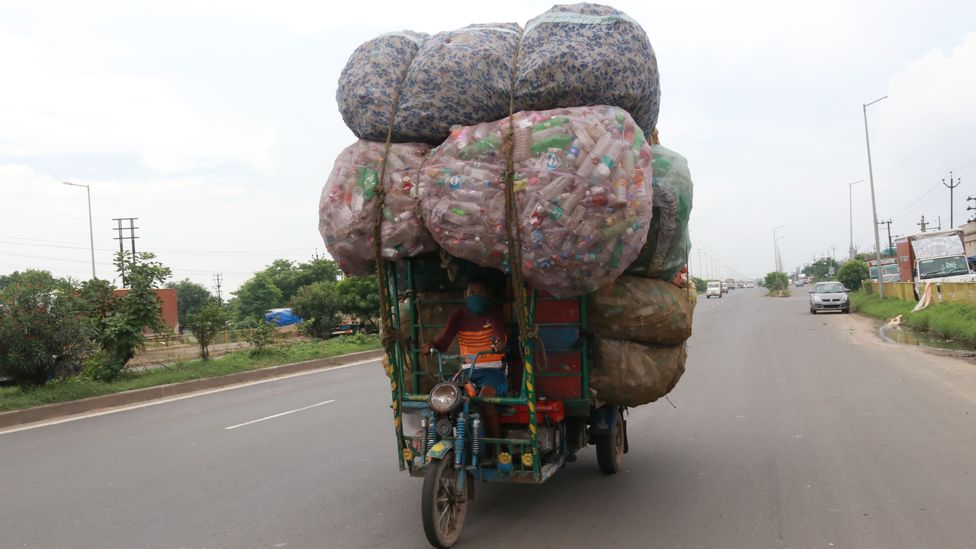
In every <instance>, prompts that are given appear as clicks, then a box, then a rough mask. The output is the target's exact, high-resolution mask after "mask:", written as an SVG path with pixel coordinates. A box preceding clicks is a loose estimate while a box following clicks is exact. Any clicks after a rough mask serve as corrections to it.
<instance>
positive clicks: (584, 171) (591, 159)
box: [576, 133, 613, 179]
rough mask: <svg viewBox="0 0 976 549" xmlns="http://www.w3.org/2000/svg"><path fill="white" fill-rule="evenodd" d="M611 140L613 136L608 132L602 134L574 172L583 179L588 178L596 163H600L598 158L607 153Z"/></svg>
mask: <svg viewBox="0 0 976 549" xmlns="http://www.w3.org/2000/svg"><path fill="white" fill-rule="evenodd" d="M612 141H613V137H612V136H611V135H610V134H609V133H605V134H603V136H601V137H600V140H599V141H597V143H596V146H595V147H593V150H591V151H590V154H589V155H587V157H586V160H584V161H583V163H582V164H581V165H580V169H579V171H578V172H576V173H577V175H579V176H580V177H581V178H583V179H589V177H590V175H591V174H593V170H594V168H596V165H597V164H599V163H600V159H602V158H603V155H605V154H606V153H607V150H608V149H609V148H610V144H611V142H612Z"/></svg>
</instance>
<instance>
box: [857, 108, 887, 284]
mask: <svg viewBox="0 0 976 549" xmlns="http://www.w3.org/2000/svg"><path fill="white" fill-rule="evenodd" d="M887 98H888V96H887V95H886V96H884V97H882V98H880V99H875V100H874V101H872V102H870V103H862V104H861V110H862V111H863V113H864V142H865V144H867V149H868V179H870V180H871V213H872V214H873V216H874V256H875V258H876V259H877V261H878V296H879V297H881V299H884V296H885V292H884V284H883V282H882V278H881V235H880V234H879V231H878V205H877V202H876V201H875V198H874V168H873V167H872V165H871V138H870V137H868V107H870V106H871V105H874V104H875V103H877V102H878V101H881V100H883V99H887Z"/></svg>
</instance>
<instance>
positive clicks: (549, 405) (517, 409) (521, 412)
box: [498, 400, 566, 425]
mask: <svg viewBox="0 0 976 549" xmlns="http://www.w3.org/2000/svg"><path fill="white" fill-rule="evenodd" d="M535 411H536V419H537V420H538V422H539V423H540V424H543V423H546V422H547V421H548V422H550V423H559V422H560V421H562V420H563V419H565V418H566V407H565V406H563V403H562V402H559V401H558V400H555V401H551V402H539V404H538V405H537V406H536V409H535ZM498 421H499V423H503V424H505V425H512V424H525V423H528V422H529V407H528V406H521V405H519V406H512V407H511V409H510V410H506V411H503V412H502V413H501V414H499V416H498Z"/></svg>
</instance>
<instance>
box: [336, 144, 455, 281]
mask: <svg viewBox="0 0 976 549" xmlns="http://www.w3.org/2000/svg"><path fill="white" fill-rule="evenodd" d="M384 149H385V144H384V143H374V142H370V141H357V142H356V143H354V144H352V145H350V146H349V147H346V149H345V150H343V151H342V152H341V153H339V157H338V158H337V159H336V162H335V166H334V167H333V168H332V173H331V174H330V175H329V179H328V180H327V181H326V183H325V187H324V188H323V189H322V197H321V199H320V201H319V232H320V233H321V234H322V238H323V239H324V240H325V246H326V248H327V249H328V250H329V253H330V254H331V255H332V258H333V259H335V260H336V261H337V262H338V263H339V267H340V268H341V269H342V270H343V272H345V273H346V274H347V275H365V274H369V273H370V272H372V267H373V259H374V255H373V254H374V250H373V242H374V238H373V237H374V234H375V233H374V230H375V222H376V186H377V185H378V184H379V179H380V174H381V172H382V169H383V151H384ZM428 150H429V147H427V146H426V145H421V144H416V143H399V144H393V145H391V147H390V152H389V155H388V156H387V160H386V162H387V169H386V181H384V182H383V184H384V188H385V190H386V198H385V200H384V206H383V228H382V230H383V232H382V235H383V251H382V257H383V258H384V259H386V260H389V261H394V260H397V259H400V258H403V257H412V256H415V255H418V254H421V253H424V252H429V251H432V250H435V249H436V248H437V245H436V244H435V243H434V241H433V240H432V239H431V237H430V234H429V233H428V232H427V230H426V229H425V228H424V224H423V221H422V220H421V219H420V216H419V208H418V203H417V200H418V185H417V181H416V179H417V172H418V170H419V169H420V165H421V163H422V162H423V159H424V156H425V155H426V154H427V151H428Z"/></svg>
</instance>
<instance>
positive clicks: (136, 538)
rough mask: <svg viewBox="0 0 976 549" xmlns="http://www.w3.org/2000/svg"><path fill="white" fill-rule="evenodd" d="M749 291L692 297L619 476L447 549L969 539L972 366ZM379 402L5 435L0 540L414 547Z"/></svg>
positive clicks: (246, 395)
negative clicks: (682, 365)
mask: <svg viewBox="0 0 976 549" xmlns="http://www.w3.org/2000/svg"><path fill="white" fill-rule="evenodd" d="M760 292H761V290H758V289H756V290H739V291H736V292H734V293H732V294H730V295H729V296H727V297H725V298H722V299H720V300H719V299H711V300H702V301H701V302H700V304H699V307H698V311H697V316H696V319H695V334H694V336H693V337H692V339H691V341H690V343H689V360H688V368H687V373H686V374H685V377H684V378H683V379H682V380H681V382H680V383H679V384H678V387H677V388H676V390H675V391H674V392H673V393H672V395H671V401H672V402H673V403H674V405H675V406H676V408H673V407H672V406H671V405H670V404H668V403H667V402H663V401H662V402H659V403H656V404H653V405H650V406H645V407H641V408H638V409H635V410H633V411H632V414H631V416H630V420H629V427H630V436H631V452H630V453H629V454H628V455H627V456H626V457H625V467H626V469H625V471H623V472H621V473H620V474H617V475H615V476H609V477H607V476H603V475H602V474H600V473H599V471H598V469H597V466H596V460H595V456H594V454H593V452H592V450H589V449H587V450H584V451H583V453H582V455H581V459H580V460H579V461H578V462H576V463H574V464H571V465H569V466H567V467H566V468H565V469H564V470H562V471H560V472H559V473H558V474H557V475H556V476H555V477H554V478H553V479H552V480H550V481H549V482H548V483H547V484H545V485H543V486H507V485H479V487H478V493H477V499H476V500H475V501H474V502H473V504H472V506H471V507H469V511H468V519H467V523H466V526H465V531H464V534H463V537H462V542H461V546H462V547H499V546H501V547H506V546H513V547H515V546H518V547H533V548H536V547H538V548H541V547H583V546H589V547H666V548H695V547H705V548H713V547H714V548H739V547H742V548H765V547H774V548H775V547H811V548H820V547H824V548H829V547H854V548H871V547H879V548H880V547H883V548H899V547H906V548H908V547H939V548H954V547H976V363H974V362H973V361H972V359H959V358H946V357H943V356H937V355H935V354H932V353H928V352H924V351H921V350H918V349H916V348H912V347H906V346H902V345H897V344H891V343H885V342H882V341H880V340H879V339H878V338H877V337H876V335H875V334H874V332H873V331H872V327H871V323H870V322H868V321H866V320H864V319H860V318H858V317H857V316H856V315H839V314H827V315H818V316H812V315H810V314H809V313H808V312H807V307H806V303H805V298H806V294H805V293H803V294H801V295H799V296H796V297H793V298H788V299H774V298H766V297H762V296H761V293H760ZM330 401H331V402H330ZM388 404H389V387H388V384H387V382H386V378H385V377H384V375H383V373H382V370H381V368H380V367H379V365H378V364H376V363H371V364H365V365H361V366H355V367H350V368H344V369H338V370H332V371H325V372H320V373H313V374H309V375H304V376H300V377H293V378H289V379H284V380H277V381H273V382H268V383H261V384H257V385H252V386H248V387H243V388H238V389H234V390H228V391H222V392H217V393H214V394H208V395H203V396H197V397H194V398H186V399H183V400H177V401H173V402H168V403H164V404H158V405H154V406H148V407H142V408H138V409H133V410H127V411H122V412H118V413H113V414H108V415H101V416H98V417H91V418H87V419H82V420H78V421H72V422H68V423H61V424H57V425H50V426H45V427H40V428H36V429H29V430H22V431H18V432H13V433H7V434H0V547H4V548H7V547H11V548H12V547H39V548H50V547H72V548H121V547H140V548H180V547H186V548H222V547H226V548H250V547H255V548H258V547H268V548H281V547H288V548H306V547H310V548H314V547H398V548H400V547H426V544H425V541H424V535H423V530H422V527H421V524H420V508H419V500H420V491H421V481H420V480H418V479H411V478H409V477H407V476H406V475H405V474H403V473H400V472H398V471H397V468H396V462H395V454H394V452H395V444H394V442H393V429H392V421H391V412H390V409H389V406H388ZM293 410H297V411H294V412H293V413H287V414H284V415H278V414H283V413H285V412H290V411H293ZM270 416H275V417H270ZM268 417H270V419H264V418H268ZM256 420H262V421H256Z"/></svg>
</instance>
